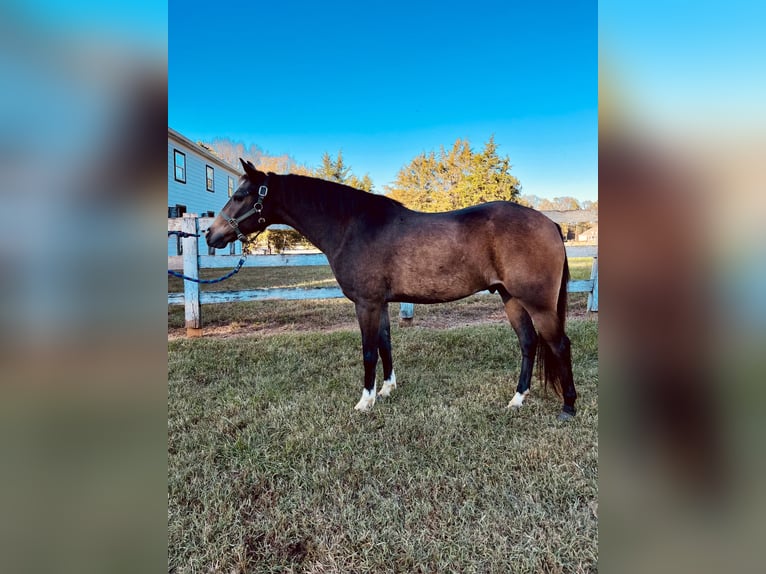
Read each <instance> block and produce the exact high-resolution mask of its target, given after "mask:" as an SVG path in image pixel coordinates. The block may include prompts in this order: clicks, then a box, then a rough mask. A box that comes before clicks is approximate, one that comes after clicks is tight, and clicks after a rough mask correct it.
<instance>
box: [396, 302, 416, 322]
mask: <svg viewBox="0 0 766 574" xmlns="http://www.w3.org/2000/svg"><path fill="white" fill-rule="evenodd" d="M414 316H415V305H414V304H412V303H400V304H399V326H400V327H409V326H410V325H412V318H413V317H414Z"/></svg>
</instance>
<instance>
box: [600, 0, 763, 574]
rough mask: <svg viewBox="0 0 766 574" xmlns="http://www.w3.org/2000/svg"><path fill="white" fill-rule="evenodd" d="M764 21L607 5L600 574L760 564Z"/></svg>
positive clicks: (756, 8) (603, 32) (744, 7)
mask: <svg viewBox="0 0 766 574" xmlns="http://www.w3.org/2000/svg"><path fill="white" fill-rule="evenodd" d="M765 23H766V8H765V7H764V4H763V3H757V2H739V1H735V2H726V3H724V2H701V3H700V2H696V3H691V2H682V1H677V0H676V1H669V2H642V3H625V2H610V1H604V2H599V60H600V61H599V200H600V206H601V221H600V223H601V232H602V234H603V240H602V242H601V253H600V254H599V255H600V259H601V265H600V268H601V269H600V271H601V274H600V277H601V283H602V285H601V291H602V304H601V307H600V313H599V315H600V333H599V353H600V365H601V378H600V380H601V388H600V391H599V392H600V401H601V405H600V406H601V407H602V408H601V409H600V412H601V421H600V427H599V442H600V444H599V446H600V450H599V453H600V456H599V478H600V481H599V487H600V488H599V495H600V500H599V504H600V506H601V509H602V512H601V515H600V519H601V523H600V526H601V529H600V532H601V535H600V538H599V542H600V544H599V548H600V567H601V568H602V569H603V571H605V572H612V571H620V572H692V571H693V572H722V571H727V570H733V571H736V572H750V571H760V569H762V566H759V562H760V561H759V560H758V555H759V552H758V551H759V549H760V548H759V546H760V544H761V541H762V540H763V532H764V529H763V525H762V521H763V518H762V517H763V516H764V511H766V496H765V495H764V491H763V488H762V484H763V478H762V477H763V471H764V470H766V469H764V468H763V467H764V461H766V457H764V447H763V441H762V440H761V437H762V436H763V433H764V419H763V414H762V413H763V409H762V405H763V399H764V385H763V383H764V381H766V376H764V372H765V371H764V367H766V358H765V357H766V355H765V354H764V350H765V349H766V299H765V298H764V293H765V291H764V284H765V282H766V248H764V237H763V227H764V226H763V222H762V219H763V216H764V213H765V211H764V208H766V193H765V192H766V189H765V188H764V178H763V174H764V165H766V163H764V160H765V159H766V146H765V145H764V144H766V130H765V129H764V128H766V115H765V114H764V108H763V102H764V101H766V89H765V88H766V74H765V73H764V72H766V69H764V67H765V63H766V59H765V58H764V56H766V50H765V49H764V48H766V36H764V34H763V31H764V24H765Z"/></svg>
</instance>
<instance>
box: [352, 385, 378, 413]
mask: <svg viewBox="0 0 766 574" xmlns="http://www.w3.org/2000/svg"><path fill="white" fill-rule="evenodd" d="M374 405H375V389H373V390H371V391H369V392H368V391H366V390H364V391H362V398H361V399H359V402H358V403H356V406H355V407H354V409H355V410H357V411H361V412H363V413H366V412H367V411H370V410H372V407H373V406H374Z"/></svg>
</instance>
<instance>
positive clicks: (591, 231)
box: [577, 223, 598, 243]
mask: <svg viewBox="0 0 766 574" xmlns="http://www.w3.org/2000/svg"><path fill="white" fill-rule="evenodd" d="M577 241H587V242H588V243H598V223H596V224H595V225H593V226H592V227H589V228H588V229H586V230H585V231H583V232H582V233H581V234H580V235H578V236H577Z"/></svg>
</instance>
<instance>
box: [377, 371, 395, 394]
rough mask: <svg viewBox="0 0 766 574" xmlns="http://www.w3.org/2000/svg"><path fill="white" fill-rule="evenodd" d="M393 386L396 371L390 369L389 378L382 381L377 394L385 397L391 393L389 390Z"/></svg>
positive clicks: (393, 387) (392, 388)
mask: <svg viewBox="0 0 766 574" xmlns="http://www.w3.org/2000/svg"><path fill="white" fill-rule="evenodd" d="M395 388H396V373H395V372H394V371H391V378H390V379H386V380H385V381H383V386H382V387H380V391H379V392H378V396H379V397H387V396H389V395H390V394H391V391H393V390H394V389H395Z"/></svg>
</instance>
